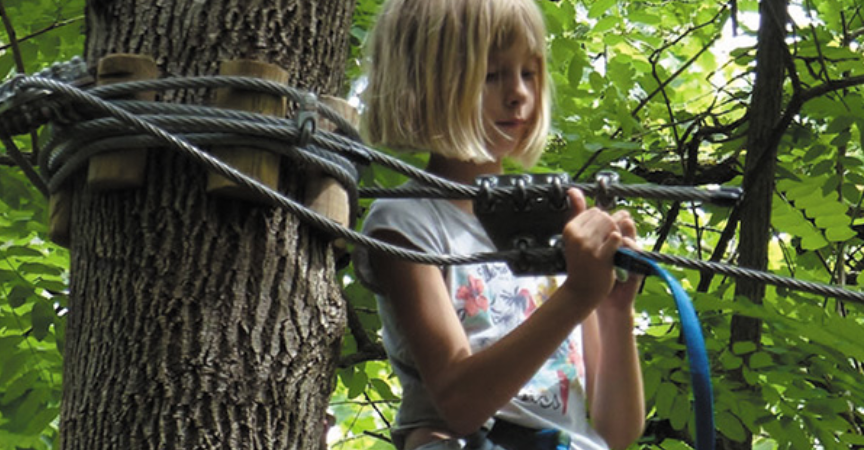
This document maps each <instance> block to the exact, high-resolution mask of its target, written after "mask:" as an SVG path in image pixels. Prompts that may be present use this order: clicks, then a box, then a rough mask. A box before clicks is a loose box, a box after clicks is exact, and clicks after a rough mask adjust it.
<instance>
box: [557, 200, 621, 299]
mask: <svg viewBox="0 0 864 450" xmlns="http://www.w3.org/2000/svg"><path fill="white" fill-rule="evenodd" d="M567 195H568V196H569V197H570V203H571V205H573V212H574V215H573V218H571V219H570V221H569V222H567V224H566V225H565V226H564V231H563V233H562V238H563V241H564V260H565V262H566V265H567V280H566V281H565V282H564V285H563V287H565V288H566V289H568V290H569V291H570V292H572V293H573V295H574V296H577V298H579V300H580V303H582V302H589V304H588V305H587V306H591V307H592V309H593V307H594V306H596V305H598V304H599V303H600V302H601V301H603V299H604V298H606V296H608V295H609V293H610V292H611V291H612V288H613V287H614V286H615V271H614V264H613V259H614V255H615V252H616V251H617V250H618V248H619V247H621V245H622V243H623V241H624V238H623V236H622V234H621V231H620V230H619V228H618V224H617V222H616V221H615V219H614V218H613V217H612V216H611V215H610V214H609V213H607V212H605V211H603V210H601V209H600V208H596V207H595V208H590V209H589V208H587V206H586V205H587V203H586V201H585V196H584V194H582V191H580V190H578V189H575V188H572V189H570V190H568V191H567Z"/></svg>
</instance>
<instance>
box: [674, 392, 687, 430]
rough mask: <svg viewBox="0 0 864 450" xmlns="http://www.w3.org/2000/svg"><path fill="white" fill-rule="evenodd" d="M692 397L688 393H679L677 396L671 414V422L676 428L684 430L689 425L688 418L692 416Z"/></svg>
mask: <svg viewBox="0 0 864 450" xmlns="http://www.w3.org/2000/svg"><path fill="white" fill-rule="evenodd" d="M690 412H691V410H690V398H689V397H688V396H686V395H678V396H676V397H675V403H674V405H673V406H672V412H671V414H670V416H669V423H670V424H671V425H672V428H674V429H676V430H683V429H684V427H685V426H687V420H688V419H689V418H690Z"/></svg>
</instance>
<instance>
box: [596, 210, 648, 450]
mask: <svg viewBox="0 0 864 450" xmlns="http://www.w3.org/2000/svg"><path fill="white" fill-rule="evenodd" d="M614 217H615V219H616V221H617V222H618V224H619V229H620V230H621V232H622V233H623V234H624V236H625V246H627V247H631V248H636V244H635V242H633V241H632V238H633V237H635V234H636V231H635V226H634V225H633V222H632V220H630V218H629V216H627V215H626V213H616V215H615V216H614ZM641 282H642V277H638V276H633V275H631V276H630V279H629V280H628V281H627V282H626V283H619V284H617V285H616V286H615V288H614V289H613V290H612V292H611V293H610V294H609V297H608V298H607V299H606V300H605V301H604V302H603V303H601V304H600V305H599V306H598V307H597V309H596V310H595V311H594V314H592V316H591V317H590V318H589V319H588V320H587V321H586V322H585V324H584V327H583V342H584V344H583V345H584V346H585V359H586V361H585V363H586V367H587V374H588V377H587V378H588V381H587V383H586V384H587V387H586V389H587V395H588V404H589V408H590V411H591V418H592V423H593V425H594V428H595V429H596V430H597V432H598V433H600V435H601V436H603V438H604V439H605V440H606V443H607V444H609V446H610V447H611V448H613V449H623V448H627V446H629V445H630V444H631V443H633V442H634V441H635V440H636V439H638V438H639V436H641V434H642V432H643V429H644V426H645V399H644V393H643V388H642V371H641V367H640V365H639V355H638V352H637V347H636V339H635V336H634V335H633V328H634V324H633V320H634V310H633V300H634V298H635V296H636V292H637V290H638V289H639V286H640V284H641Z"/></svg>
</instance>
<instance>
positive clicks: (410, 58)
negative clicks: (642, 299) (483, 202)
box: [356, 0, 645, 450]
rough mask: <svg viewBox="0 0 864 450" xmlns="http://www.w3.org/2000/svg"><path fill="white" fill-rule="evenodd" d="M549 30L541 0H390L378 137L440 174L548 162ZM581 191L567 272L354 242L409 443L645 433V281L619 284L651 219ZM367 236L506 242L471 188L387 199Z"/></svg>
mask: <svg viewBox="0 0 864 450" xmlns="http://www.w3.org/2000/svg"><path fill="white" fill-rule="evenodd" d="M544 38H545V28H544V25H543V19H542V16H541V14H540V12H539V10H538V8H537V6H536V5H535V4H534V0H388V1H387V2H386V4H385V5H384V7H383V10H382V12H381V14H380V16H379V19H378V22H377V25H376V27H375V29H374V31H373V33H372V35H371V38H370V49H371V51H370V53H371V54H370V57H371V66H370V71H369V86H368V88H367V90H366V93H365V94H364V95H365V97H366V98H365V100H366V106H367V109H366V112H365V114H364V121H365V125H364V128H365V133H366V136H367V138H368V140H369V142H370V143H372V144H381V145H385V146H387V147H390V148H397V149H405V150H409V151H427V152H429V153H430V158H429V163H428V167H427V170H428V171H429V172H431V173H434V174H437V175H440V176H442V177H446V178H449V179H451V180H454V181H458V182H463V183H472V182H473V180H474V178H475V177H477V176H478V175H482V174H497V173H501V171H502V159H503V158H505V157H509V158H512V159H515V160H517V161H519V162H521V163H522V164H523V165H524V166H526V167H527V166H530V165H532V164H533V163H534V162H535V161H536V160H537V158H538V157H539V155H540V154H541V152H542V150H543V147H544V143H545V137H546V135H547V132H548V129H549V116H550V111H549V110H550V107H549V105H550V93H549V86H548V82H547V71H546V62H545V43H544ZM568 195H569V198H570V201H571V203H572V205H573V213H574V215H573V218H572V219H571V220H570V222H569V223H568V224H567V225H566V227H565V229H564V230H563V239H564V242H565V260H566V264H567V277H566V279H565V280H564V281H563V282H562V283H561V284H560V285H558V284H557V283H556V281H555V279H554V278H551V277H515V276H514V275H513V274H512V273H511V272H510V270H509V269H508V267H507V265H506V264H505V263H488V264H474V265H461V266H451V267H434V266H429V265H421V264H414V263H410V262H406V261H403V260H400V259H397V258H393V257H390V256H386V255H383V254H378V253H371V254H370V253H367V252H363V251H359V252H357V253H356V268H357V270H358V273H359V275H360V277H361V279H362V280H363V281H364V283H366V284H367V285H368V286H369V287H370V288H371V289H372V290H373V291H374V292H375V293H376V294H377V296H378V301H379V309H380V314H381V318H382V323H383V339H384V345H385V347H386V349H387V352H388V355H389V357H390V360H391V362H392V366H393V370H394V371H395V372H396V374H397V375H398V376H399V379H400V381H401V383H402V387H403V401H402V405H401V408H400V410H399V413H398V416H397V419H396V426H395V427H394V429H393V430H392V436H393V441H394V443H395V445H396V447H397V448H398V449H400V450H401V449H405V450H415V449H420V448H422V449H423V450H430V449H451V448H452V449H458V448H463V447H461V445H463V443H464V442H465V441H464V440H462V439H461V438H465V437H470V438H471V439H468V444H465V445H468V447H465V448H491V446H492V444H490V441H491V442H492V443H494V445H495V446H496V447H495V448H505V449H508V450H510V449H535V448H569V449H590V450H595V449H606V448H625V447H627V446H628V445H630V444H631V443H632V442H633V441H634V440H635V439H636V438H637V437H639V435H640V433H641V431H642V428H643V425H644V415H645V412H644V406H643V393H642V382H641V372H640V368H639V360H638V355H637V351H636V345H635V341H634V337H633V334H632V329H633V302H634V297H635V293H636V290H637V287H638V285H639V280H638V277H635V276H631V277H630V279H629V281H627V282H624V283H620V282H616V280H615V275H614V268H613V264H612V259H613V255H614V253H615V251H616V250H617V249H618V248H619V247H621V246H626V247H635V245H636V244H635V243H634V238H635V234H636V233H635V226H634V223H633V221H632V220H631V219H630V217H629V216H628V215H627V213H626V212H623V211H621V212H616V213H614V214H612V215H610V214H607V213H606V212H604V211H601V210H599V209H596V208H591V209H588V208H587V207H586V201H585V198H584V197H583V195H582V194H581V193H580V192H579V191H577V190H575V189H573V190H571V191H570V192H568ZM364 232H365V233H367V234H369V235H371V236H373V237H376V238H379V239H382V240H386V241H389V242H391V243H395V244H399V245H402V246H405V247H410V248H414V249H419V250H422V251H426V252H430V253H438V254H443V253H446V254H469V253H475V252H487V251H493V250H494V247H493V245H492V243H491V241H490V240H489V238H488V236H487V235H486V233H485V231H484V230H483V228H482V227H481V225H480V224H479V222H478V220H477V218H476V217H475V216H474V215H473V213H472V204H471V202H470V201H469V200H458V201H450V200H441V199H437V200H433V199H423V200H414V199H409V200H404V199H399V200H379V201H377V202H375V203H374V204H373V206H372V208H371V210H370V212H369V215H368V216H367V219H366V221H365V224H364ZM589 413H590V420H589ZM490 419H494V421H491V420H490ZM490 428H491V431H488V430H490ZM479 430H486V431H488V434H487V435H484V434H478V431H479ZM478 436H486V437H485V438H483V439H482V442H480V444H482V445H479V446H477V445H478V443H477V441H478V438H477V437H478ZM544 446H545V447H544Z"/></svg>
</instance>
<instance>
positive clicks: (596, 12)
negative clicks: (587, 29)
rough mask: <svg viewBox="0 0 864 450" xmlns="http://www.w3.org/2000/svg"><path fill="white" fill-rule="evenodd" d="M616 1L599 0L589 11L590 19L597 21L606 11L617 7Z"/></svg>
mask: <svg viewBox="0 0 864 450" xmlns="http://www.w3.org/2000/svg"><path fill="white" fill-rule="evenodd" d="M615 2H616V0H597V1H596V2H594V4H593V5H591V8H590V9H589V10H588V17H589V18H591V19H596V18H598V17H600V16H602V15H603V14H604V13H606V11H608V10H609V8H611V7H612V6H614V5H615Z"/></svg>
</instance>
